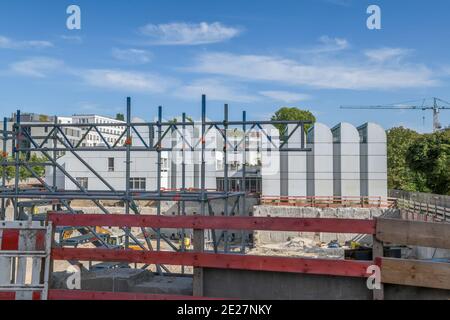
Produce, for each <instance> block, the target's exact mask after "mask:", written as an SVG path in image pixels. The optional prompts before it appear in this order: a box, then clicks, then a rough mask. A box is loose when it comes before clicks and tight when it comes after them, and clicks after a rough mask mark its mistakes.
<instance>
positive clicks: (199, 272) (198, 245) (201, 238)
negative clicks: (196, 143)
mask: <svg viewBox="0 0 450 320" xmlns="http://www.w3.org/2000/svg"><path fill="white" fill-rule="evenodd" d="M205 133H206V96H205V95H203V96H202V134H201V138H200V139H201V145H202V147H201V148H202V149H201V161H202V162H201V174H200V175H201V177H200V181H201V182H200V184H201V190H200V214H201V216H204V215H205V212H206V202H207V199H205V198H206V193H205V191H206V190H205V171H206V170H205V144H206V137H205ZM204 248H205V234H204V231H203V230H198V229H195V230H194V251H196V252H203V251H204ZM193 280H194V281H193V293H194V296H197V297H201V296H203V269H202V268H194V278H193Z"/></svg>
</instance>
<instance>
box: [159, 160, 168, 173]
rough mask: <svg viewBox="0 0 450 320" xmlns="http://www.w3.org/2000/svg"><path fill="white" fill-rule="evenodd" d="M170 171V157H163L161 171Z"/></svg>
mask: <svg viewBox="0 0 450 320" xmlns="http://www.w3.org/2000/svg"><path fill="white" fill-rule="evenodd" d="M168 171H169V159H167V158H162V159H161V172H168Z"/></svg>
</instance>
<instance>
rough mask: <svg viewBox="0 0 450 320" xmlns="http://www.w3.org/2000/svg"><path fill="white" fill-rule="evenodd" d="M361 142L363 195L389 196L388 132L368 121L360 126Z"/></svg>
mask: <svg viewBox="0 0 450 320" xmlns="http://www.w3.org/2000/svg"><path fill="white" fill-rule="evenodd" d="M358 132H359V135H360V138H361V143H360V171H361V172H360V173H361V195H362V196H368V197H383V198H386V197H387V148H386V143H387V139H386V132H385V131H384V129H383V128H381V127H380V126H379V125H377V124H374V123H366V124H364V125H362V126H361V127H359V128H358Z"/></svg>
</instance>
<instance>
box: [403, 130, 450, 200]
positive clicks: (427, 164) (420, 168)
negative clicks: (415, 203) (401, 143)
mask: <svg viewBox="0 0 450 320" xmlns="http://www.w3.org/2000/svg"><path fill="white" fill-rule="evenodd" d="M406 161H407V163H408V165H409V167H410V168H411V169H412V170H414V171H416V172H418V173H420V174H422V175H423V176H424V177H425V182H426V187H427V188H428V189H430V190H431V191H432V192H433V193H437V194H447V195H450V130H446V131H441V132H435V133H432V134H424V135H422V136H421V137H419V138H418V139H416V140H415V141H414V142H413V143H412V144H411V146H410V147H409V149H408V152H407V154H406Z"/></svg>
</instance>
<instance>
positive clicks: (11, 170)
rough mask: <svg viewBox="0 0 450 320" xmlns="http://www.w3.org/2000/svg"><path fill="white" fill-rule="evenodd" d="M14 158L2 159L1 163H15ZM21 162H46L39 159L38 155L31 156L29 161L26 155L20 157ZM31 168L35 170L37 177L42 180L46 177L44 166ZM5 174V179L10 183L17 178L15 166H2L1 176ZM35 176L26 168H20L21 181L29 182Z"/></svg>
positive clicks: (0, 169)
mask: <svg viewBox="0 0 450 320" xmlns="http://www.w3.org/2000/svg"><path fill="white" fill-rule="evenodd" d="M14 160H15V159H14V158H13V157H9V158H5V157H0V161H1V162H2V163H3V162H4V161H8V162H14ZM20 161H21V162H27V163H37V164H39V163H43V162H45V159H44V158H43V157H38V156H37V155H36V154H33V155H31V157H30V159H29V160H27V159H26V156H25V155H21V156H20ZM31 168H32V169H33V171H34V172H35V173H36V175H37V176H38V177H40V178H42V177H44V175H45V168H44V167H43V166H40V165H35V166H31ZM3 172H5V177H6V180H7V181H8V182H9V181H11V180H13V179H14V178H15V176H16V167H15V166H6V165H2V166H0V176H2V175H3ZM33 177H34V176H33V175H32V174H31V172H30V171H29V170H28V169H27V168H26V167H25V166H23V165H22V166H20V167H19V180H20V181H24V180H27V179H29V178H33Z"/></svg>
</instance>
